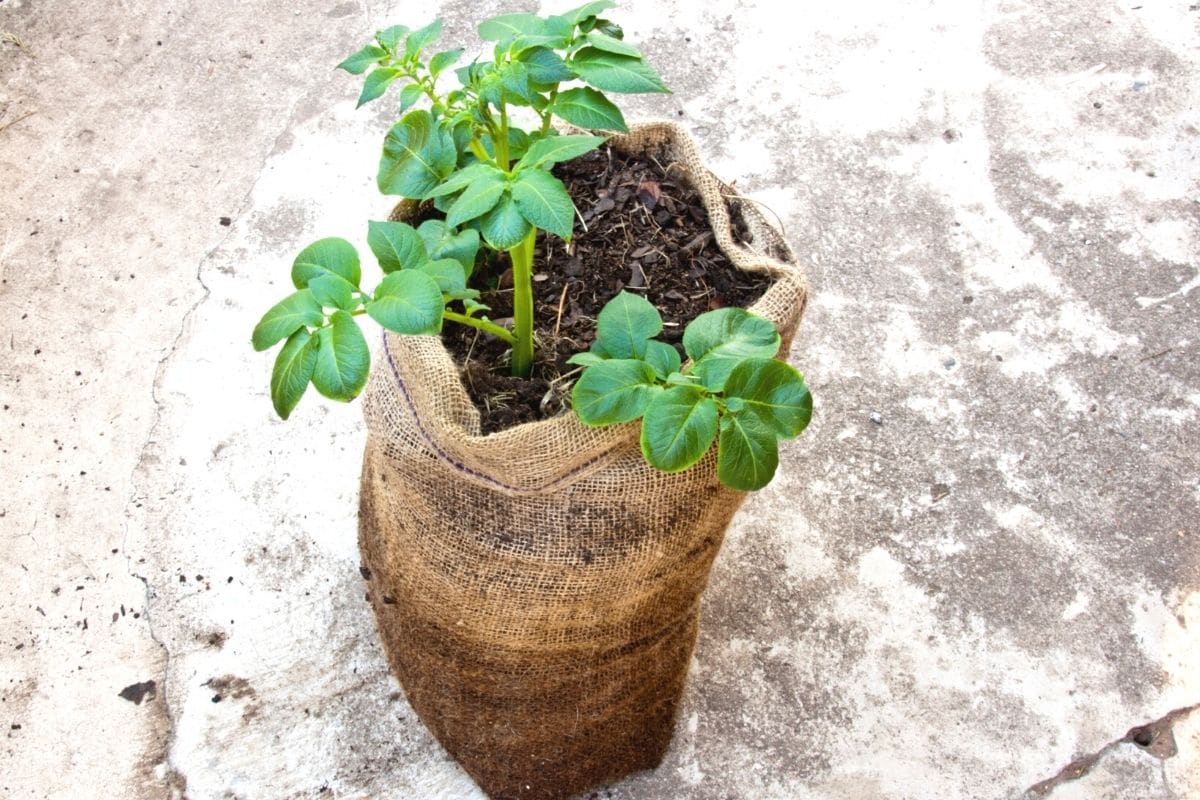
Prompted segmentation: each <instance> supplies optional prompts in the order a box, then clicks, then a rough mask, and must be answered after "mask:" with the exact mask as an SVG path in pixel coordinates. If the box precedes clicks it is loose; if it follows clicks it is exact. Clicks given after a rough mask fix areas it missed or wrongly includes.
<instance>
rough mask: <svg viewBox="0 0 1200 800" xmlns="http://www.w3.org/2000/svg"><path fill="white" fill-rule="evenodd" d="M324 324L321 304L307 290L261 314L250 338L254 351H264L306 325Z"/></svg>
mask: <svg viewBox="0 0 1200 800" xmlns="http://www.w3.org/2000/svg"><path fill="white" fill-rule="evenodd" d="M323 322H325V312H323V311H322V310H321V304H320V303H318V302H317V298H315V297H313V293H312V292H311V291H309V290H308V289H301V290H300V291H298V292H293V293H292V294H289V295H288V296H287V297H285V298H283V299H282V300H280V301H279V302H278V303H276V304H275V305H273V306H271V309H270V310H269V311H267V313H266V314H263V318H262V319H261V320H260V321H259V323H258V324H257V325H255V326H254V333H253V334H252V335H251V337H250V342H251V344H253V345H254V349H255V350H259V351H262V350H266V349H267V348H269V347H272V346H274V345H275V343H276V342H280V341H282V340H284V339H286V338H287V337H289V336H291V335H292V334H293V333H295V332H296V331H298V330H299V329H301V328H303V327H305V326H306V325H311V326H314V327H315V326H317V325H320V324H322V323H323Z"/></svg>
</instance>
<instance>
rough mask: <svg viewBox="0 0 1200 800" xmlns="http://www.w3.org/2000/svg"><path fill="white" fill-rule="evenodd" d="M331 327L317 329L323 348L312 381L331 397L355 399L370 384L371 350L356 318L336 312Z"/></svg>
mask: <svg viewBox="0 0 1200 800" xmlns="http://www.w3.org/2000/svg"><path fill="white" fill-rule="evenodd" d="M329 322H330V324H329V326H328V327H326V328H321V330H319V331H317V339H318V340H319V342H320V347H319V348H318V350H317V363H316V365H315V366H314V367H313V374H312V382H313V386H315V387H317V391H318V392H320V393H321V394H323V395H325V396H326V397H328V398H329V399H330V400H353V399H354V398H355V397H357V396H358V393H359V392H361V391H362V388H363V386H365V385H366V383H367V373H368V372H369V371H370V368H371V351H370V350H369V349H367V340H366V339H364V338H363V334H362V330H360V329H359V327H358V323H357V322H355V321H354V317H352V316H350V315H349V314H348V313H346V312H345V311H335V312H333V314H332V316H330V318H329Z"/></svg>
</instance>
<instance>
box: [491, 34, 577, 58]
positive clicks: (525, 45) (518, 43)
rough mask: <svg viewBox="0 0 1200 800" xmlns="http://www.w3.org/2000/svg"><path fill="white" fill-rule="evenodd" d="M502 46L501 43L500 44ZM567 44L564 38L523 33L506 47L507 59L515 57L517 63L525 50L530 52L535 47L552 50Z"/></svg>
mask: <svg viewBox="0 0 1200 800" xmlns="http://www.w3.org/2000/svg"><path fill="white" fill-rule="evenodd" d="M501 44H503V42H501ZM567 44H568V41H567V38H566V37H565V36H555V35H553V34H540V35H539V34H529V33H523V34H521V35H520V36H518V37H516V38H515V39H513V40H512V42H511V43H510V44H509V46H508V55H509V57H513V56H516V57H517V60H518V61H521V60H522V59H521V58H520V56H521V54H522V53H524V52H525V51H526V50H531V49H533V48H535V47H540V48H554V47H560V48H561V47H566V46H567Z"/></svg>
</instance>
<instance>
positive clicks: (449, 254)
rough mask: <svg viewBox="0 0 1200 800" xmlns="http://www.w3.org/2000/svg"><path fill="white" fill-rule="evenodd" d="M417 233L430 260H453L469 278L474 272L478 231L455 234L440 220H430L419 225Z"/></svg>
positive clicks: (477, 248)
mask: <svg viewBox="0 0 1200 800" xmlns="http://www.w3.org/2000/svg"><path fill="white" fill-rule="evenodd" d="M417 233H419V234H420V235H421V240H422V241H424V242H425V251H426V252H427V253H429V258H430V259H432V260H435V261H436V260H438V259H443V258H453V259H454V260H455V261H457V262H458V263H460V264H462V268H463V272H464V273H465V274H466V275H467V277H470V275H471V273H472V272H473V271H474V270H475V254H476V253H478V252H479V231H477V230H474V229H472V228H465V229H463V230H461V231H459V232H458V233H455V232H454V231H452V230H450V226H448V225H447V224H446V223H445V222H443V221H442V220H440V219H430V220H426V221H425V222H422V223H421V227H420V228H418V229H417Z"/></svg>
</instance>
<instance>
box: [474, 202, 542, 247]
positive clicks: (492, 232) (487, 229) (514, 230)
mask: <svg viewBox="0 0 1200 800" xmlns="http://www.w3.org/2000/svg"><path fill="white" fill-rule="evenodd" d="M530 227H531V226H530V224H529V223H528V222H527V221H526V220H525V217H524V216H523V215H522V214H521V212H520V211H519V210H518V209H517V204H516V202H515V201H514V200H513V198H512V195H511V194H505V195H504V196H503V197H501V198H500V202H499V203H497V204H496V207H495V208H493V209H492V210H491V211H489V212H488V213H487V214H485V215H484V217H483V220H482V221H481V224H480V226H479V230H480V233H482V234H483V238H484V240H485V241H486V242H487V243H488V244H490V245H491V246H492V247H494V248H496V249H497V250H508V249H510V248H512V247H515V246H516V245H518V244H520V243H521V240H523V239H524V238H525V237H526V236H528V235H529V229H530Z"/></svg>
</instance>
